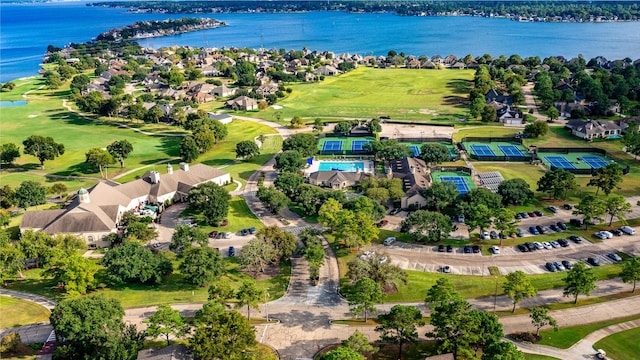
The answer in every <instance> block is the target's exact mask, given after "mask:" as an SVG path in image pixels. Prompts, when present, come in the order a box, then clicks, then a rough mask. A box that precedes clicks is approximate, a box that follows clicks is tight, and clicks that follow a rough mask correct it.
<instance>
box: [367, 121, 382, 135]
mask: <svg viewBox="0 0 640 360" xmlns="http://www.w3.org/2000/svg"><path fill="white" fill-rule="evenodd" d="M367 130H368V131H369V132H370V133H372V134H377V133H379V132H381V131H382V125H380V120H378V119H371V120H369V122H367Z"/></svg>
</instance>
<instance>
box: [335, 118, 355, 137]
mask: <svg viewBox="0 0 640 360" xmlns="http://www.w3.org/2000/svg"><path fill="white" fill-rule="evenodd" d="M352 127H353V124H351V122H349V121H342V122H339V123H337V124H336V126H335V127H334V128H333V132H335V133H337V134H342V135H348V134H349V132H351V128H352Z"/></svg>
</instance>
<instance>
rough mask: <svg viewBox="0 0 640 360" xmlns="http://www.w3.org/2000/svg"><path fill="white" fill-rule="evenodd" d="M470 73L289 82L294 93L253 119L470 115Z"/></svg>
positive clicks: (371, 72) (395, 73) (366, 72)
mask: <svg viewBox="0 0 640 360" xmlns="http://www.w3.org/2000/svg"><path fill="white" fill-rule="evenodd" d="M473 73H474V72H473V71H472V70H412V69H374V68H369V67H360V68H358V69H356V70H354V71H351V72H348V73H346V74H343V75H340V76H327V77H326V78H325V80H324V81H322V82H320V83H306V84H291V85H290V86H289V87H291V88H292V89H293V92H292V93H291V94H290V95H289V96H288V97H287V98H285V99H283V100H281V101H279V102H278V105H280V106H282V107H283V108H282V109H278V110H275V109H273V108H269V109H267V110H265V111H260V112H259V113H255V114H253V115H251V116H257V117H261V118H264V119H269V120H274V119H276V115H275V114H276V113H280V114H281V119H282V120H283V121H285V120H286V121H289V120H290V119H291V118H292V117H294V116H301V117H303V118H313V119H315V118H317V117H341V118H344V117H360V118H372V117H379V116H391V117H392V118H396V119H412V120H451V119H457V118H461V117H463V116H464V115H465V114H466V112H467V102H468V97H469V86H470V81H471V80H472V79H473Z"/></svg>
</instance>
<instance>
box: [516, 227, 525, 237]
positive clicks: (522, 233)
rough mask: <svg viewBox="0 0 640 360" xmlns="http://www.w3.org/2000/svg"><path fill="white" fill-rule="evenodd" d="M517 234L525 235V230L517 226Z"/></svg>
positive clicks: (519, 235)
mask: <svg viewBox="0 0 640 360" xmlns="http://www.w3.org/2000/svg"><path fill="white" fill-rule="evenodd" d="M516 234H518V237H522V236H523V235H524V232H523V231H522V229H520V228H517V229H516Z"/></svg>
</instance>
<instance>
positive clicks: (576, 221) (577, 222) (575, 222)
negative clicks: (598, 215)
mask: <svg viewBox="0 0 640 360" xmlns="http://www.w3.org/2000/svg"><path fill="white" fill-rule="evenodd" d="M569 224H571V225H573V226H582V220H580V219H575V218H574V219H571V220H569Z"/></svg>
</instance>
